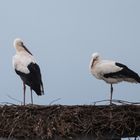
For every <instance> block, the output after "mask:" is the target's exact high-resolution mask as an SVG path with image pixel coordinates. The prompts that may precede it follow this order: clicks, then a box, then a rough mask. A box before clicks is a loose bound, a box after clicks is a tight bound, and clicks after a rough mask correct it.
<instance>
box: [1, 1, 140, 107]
mask: <svg viewBox="0 0 140 140" xmlns="http://www.w3.org/2000/svg"><path fill="white" fill-rule="evenodd" d="M139 6H140V1H139V0H24V1H19V0H12V1H9V0H3V1H2V0H1V1H0V49H1V51H0V74H1V76H0V77H1V80H0V83H1V84H0V85H1V86H0V89H1V93H0V94H1V97H0V102H10V103H15V104H18V102H16V101H14V100H12V99H10V98H9V97H8V95H9V96H12V97H14V98H16V99H18V100H21V101H22V99H23V95H22V92H23V91H22V82H21V80H20V78H19V77H18V76H17V75H16V74H15V72H14V70H13V68H12V56H13V55H14V54H15V49H14V48H13V40H14V39H15V38H16V37H20V38H21V39H23V40H24V42H25V45H26V47H27V48H28V49H29V50H30V51H31V52H32V53H33V54H34V56H35V58H36V60H37V62H38V64H39V65H40V68H41V71H42V77H43V82H44V88H45V95H44V96H42V97H38V96H37V95H36V94H34V102H35V103H36V104H46V105H47V104H49V103H50V102H51V101H53V100H55V99H57V98H61V100H59V101H58V102H56V103H58V104H68V105H69V104H70V105H72V104H91V103H92V102H94V101H97V100H103V99H108V98H109V96H110V86H109V85H108V84H106V83H105V82H104V81H100V80H97V79H95V78H94V77H93V76H92V75H91V74H90V72H89V69H88V66H89V61H90V56H91V54H92V53H93V52H99V53H100V54H101V56H102V57H103V58H104V59H113V60H116V61H118V62H121V63H124V64H126V65H127V66H128V67H129V68H131V69H132V70H134V71H136V72H137V73H139V74H140V63H139V61H140V55H139V52H140V8H139ZM113 98H114V99H122V100H127V101H133V102H137V101H140V85H138V84H130V83H120V84H117V85H114V95H113ZM29 102H30V91H29V88H28V90H27V103H29Z"/></svg>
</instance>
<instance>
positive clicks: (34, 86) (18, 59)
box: [13, 38, 44, 105]
mask: <svg viewBox="0 0 140 140" xmlns="http://www.w3.org/2000/svg"><path fill="white" fill-rule="evenodd" d="M13 45H14V47H15V50H16V54H15V55H14V56H13V68H14V70H15V72H16V73H17V75H19V76H20V78H21V79H22V81H23V103H24V105H25V93H26V85H28V86H29V87H30V92H31V103H32V104H33V95H32V90H34V91H35V93H36V94H37V95H39V96H40V95H43V94H44V88H43V83H42V78H41V72H40V68H39V65H38V64H37V63H36V61H35V59H34V57H33V55H32V53H31V52H30V51H29V50H28V49H27V48H26V47H25V45H24V43H23V41H22V40H21V39H19V38H16V39H15V40H14V43H13Z"/></svg>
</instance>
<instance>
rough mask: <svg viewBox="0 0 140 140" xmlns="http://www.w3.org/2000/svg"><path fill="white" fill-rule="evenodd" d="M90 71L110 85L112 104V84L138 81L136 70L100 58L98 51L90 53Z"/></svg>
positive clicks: (139, 81)
mask: <svg viewBox="0 0 140 140" xmlns="http://www.w3.org/2000/svg"><path fill="white" fill-rule="evenodd" d="M90 71H91V73H92V75H94V76H95V77H96V78H97V79H101V80H104V81H105V82H107V83H109V84H110V85H111V94H110V104H112V94H113V84H115V83H118V82H122V81H127V82H131V83H140V77H139V75H138V74H137V73H136V72H134V71H132V70H131V69H129V68H128V67H127V66H125V65H124V64H121V63H118V62H115V61H111V60H102V59H101V57H100V55H99V54H98V53H93V54H92V58H91V61H90Z"/></svg>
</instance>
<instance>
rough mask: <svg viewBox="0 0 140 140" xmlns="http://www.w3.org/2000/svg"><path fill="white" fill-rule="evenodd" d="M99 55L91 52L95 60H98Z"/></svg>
mask: <svg viewBox="0 0 140 140" xmlns="http://www.w3.org/2000/svg"><path fill="white" fill-rule="evenodd" d="M99 57H100V55H99V53H97V52H96V53H93V54H92V59H93V60H94V61H95V60H98V59H99Z"/></svg>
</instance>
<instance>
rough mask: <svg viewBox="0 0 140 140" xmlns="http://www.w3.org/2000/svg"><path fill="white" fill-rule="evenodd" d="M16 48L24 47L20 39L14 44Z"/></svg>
mask: <svg viewBox="0 0 140 140" xmlns="http://www.w3.org/2000/svg"><path fill="white" fill-rule="evenodd" d="M13 45H14V47H17V46H23V41H22V40H21V39H20V38H16V39H15V40H14V43H13Z"/></svg>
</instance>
